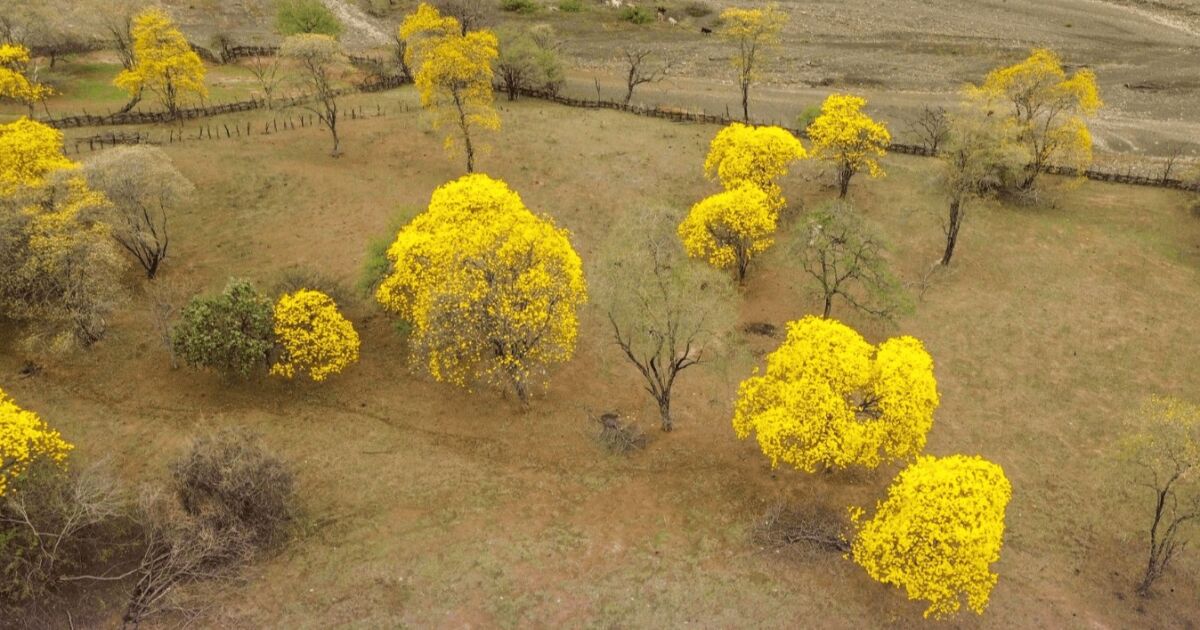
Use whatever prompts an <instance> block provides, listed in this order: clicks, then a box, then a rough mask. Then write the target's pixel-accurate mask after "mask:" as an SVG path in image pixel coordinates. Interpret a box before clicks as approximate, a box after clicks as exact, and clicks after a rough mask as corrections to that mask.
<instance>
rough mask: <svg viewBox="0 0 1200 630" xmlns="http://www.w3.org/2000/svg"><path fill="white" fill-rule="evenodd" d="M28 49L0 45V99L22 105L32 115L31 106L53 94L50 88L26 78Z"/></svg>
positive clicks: (18, 46) (15, 45)
mask: <svg viewBox="0 0 1200 630" xmlns="http://www.w3.org/2000/svg"><path fill="white" fill-rule="evenodd" d="M28 67H29V49H28V48H26V47H24V46H21V45H19V44H0V98H7V99H11V100H14V101H17V102H18V103H24V104H25V105H26V106H27V107H28V108H29V115H30V116H32V115H33V106H34V105H35V104H37V103H40V102H42V101H44V100H46V98H47V97H49V96H51V95H52V94H54V90H52V89H51V88H50V87H48V86H45V85H42V84H40V83H38V82H37V80H36V79H33V80H30V78H29V77H28V76H26V68H28Z"/></svg>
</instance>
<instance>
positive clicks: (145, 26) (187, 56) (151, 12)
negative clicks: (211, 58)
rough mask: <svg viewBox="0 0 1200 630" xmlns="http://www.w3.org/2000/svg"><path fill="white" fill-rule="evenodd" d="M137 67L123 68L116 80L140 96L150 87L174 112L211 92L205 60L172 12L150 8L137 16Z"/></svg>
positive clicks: (134, 26)
mask: <svg viewBox="0 0 1200 630" xmlns="http://www.w3.org/2000/svg"><path fill="white" fill-rule="evenodd" d="M131 35H132V37H133V67H132V68H130V69H128V70H123V71H122V72H121V73H120V74H118V75H117V78H116V79H114V80H113V84H114V85H116V86H117V87H119V88H121V89H123V90H125V91H126V92H128V93H129V95H130V97H137V96H138V95H139V94H141V93H142V92H143V91H146V90H148V91H150V92H151V93H152V94H154V95H155V96H157V97H158V100H159V101H160V102H161V103H162V105H163V107H166V108H167V111H169V112H171V114H172V115H174V114H176V113H178V111H179V105H180V103H181V102H182V101H183V100H184V99H186V98H188V97H193V96H194V97H199V98H203V97H205V96H207V95H208V88H206V87H205V86H204V74H205V70H204V62H203V61H201V60H200V56H199V55H197V54H196V52H195V51H193V50H192V47H191V46H190V45H189V44H188V41H187V38H185V37H184V36H183V33H181V32H180V31H179V27H178V26H177V25H176V24H175V22H174V21H173V20H171V18H170V16H168V15H167V14H166V13H164V12H163V11H162V10H161V9H157V8H153V7H151V8H149V9H146V10H144V11H142V12H141V13H139V14H138V15H137V17H135V18H134V19H133V27H132V29H131Z"/></svg>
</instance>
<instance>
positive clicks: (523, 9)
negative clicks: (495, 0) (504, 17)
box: [500, 0, 539, 13]
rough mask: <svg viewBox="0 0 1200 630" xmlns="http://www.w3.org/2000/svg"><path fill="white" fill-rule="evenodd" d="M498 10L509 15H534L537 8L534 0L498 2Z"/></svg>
mask: <svg viewBox="0 0 1200 630" xmlns="http://www.w3.org/2000/svg"><path fill="white" fill-rule="evenodd" d="M500 8H501V9H502V10H504V11H509V12H511V13H536V12H537V10H538V8H539V7H538V3H537V2H535V1H534V0H500Z"/></svg>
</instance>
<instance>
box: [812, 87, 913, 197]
mask: <svg viewBox="0 0 1200 630" xmlns="http://www.w3.org/2000/svg"><path fill="white" fill-rule="evenodd" d="M866 104H867V101H866V99H864V98H862V97H858V96H851V95H849V94H830V95H829V97H828V98H826V99H825V102H824V103H823V104H822V105H821V115H820V116H817V118H816V119H815V120H813V122H812V124H810V125H809V126H808V137H809V139H811V140H812V155H813V157H815V158H817V159H819V160H824V161H827V162H831V163H832V164H833V165H834V167H835V168H836V169H837V173H838V187H839V193H840V195H841V196H842V197H845V196H846V190H847V188H848V187H849V185H850V178H851V177H853V176H854V174H855V173H858V172H859V171H861V170H862V169H864V168H865V169H867V172H868V173H870V175H871V177H882V176H883V175H884V172H883V169H882V168H881V167H880V166H879V162H878V160H877V159H876V158H880V157H883V156H884V155H885V154H886V153H887V148H888V146H889V145H890V144H891V142H892V135H891V134H890V133H888V130H887V127H886V126H884V125H883V123H878V122H875V121H874V120H872V119H871V117H870V116H867V115H866V114H864V113H863V111H862V108H863V107H865V106H866Z"/></svg>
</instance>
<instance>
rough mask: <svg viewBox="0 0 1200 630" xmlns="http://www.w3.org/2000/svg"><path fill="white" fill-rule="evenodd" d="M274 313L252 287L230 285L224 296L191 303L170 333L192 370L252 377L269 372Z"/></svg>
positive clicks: (233, 282) (238, 283)
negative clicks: (260, 371) (268, 357)
mask: <svg viewBox="0 0 1200 630" xmlns="http://www.w3.org/2000/svg"><path fill="white" fill-rule="evenodd" d="M273 310H274V309H273V307H272V304H271V301H270V300H268V299H267V298H266V297H263V296H262V294H260V293H259V292H258V291H256V290H255V289H254V287H253V286H251V285H250V283H249V282H246V281H245V280H230V281H229V284H228V285H226V287H225V290H224V291H223V292H222V293H221V294H220V295H215V296H200V297H195V298H192V301H191V302H189V303H188V305H187V306H186V307H185V308H184V309H183V316H182V317H181V318H180V321H179V322H178V323H176V324H175V327H174V328H173V329H172V330H171V345H172V346H173V347H174V349H175V353H176V355H177V356H179V357H182V358H183V360H184V361H186V362H187V364H188V365H190V366H192V367H199V368H209V369H213V370H217V371H218V372H221V373H223V374H226V375H238V376H242V377H246V376H249V375H250V374H251V373H253V372H254V371H255V370H258V369H262V368H265V367H266V365H267V353H269V352H270V351H271V348H272V347H273V346H274V345H275V344H274V333H273V324H274V322H273V316H274V315H273Z"/></svg>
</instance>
